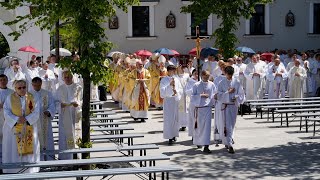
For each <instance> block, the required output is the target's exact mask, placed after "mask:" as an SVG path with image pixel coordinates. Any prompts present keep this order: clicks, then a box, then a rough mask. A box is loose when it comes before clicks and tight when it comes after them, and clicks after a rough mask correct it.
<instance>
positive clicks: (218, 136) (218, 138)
mask: <svg viewBox="0 0 320 180" xmlns="http://www.w3.org/2000/svg"><path fill="white" fill-rule="evenodd" d="M226 67H227V65H226V63H224V62H223V61H219V68H220V70H221V74H220V75H219V76H218V77H217V78H215V79H214V81H213V83H214V85H215V86H216V87H217V88H218V85H219V83H220V82H221V81H222V80H223V79H225V78H226V76H225V72H224V69H225V68H226ZM223 129H224V123H223V120H222V111H221V102H220V101H217V96H215V98H214V131H213V143H214V144H216V146H219V144H222V136H223Z"/></svg>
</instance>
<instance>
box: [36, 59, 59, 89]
mask: <svg viewBox="0 0 320 180" xmlns="http://www.w3.org/2000/svg"><path fill="white" fill-rule="evenodd" d="M39 77H40V78H41V79H42V89H44V90H47V91H50V92H52V93H55V92H56V82H55V80H56V76H55V75H54V72H53V71H52V70H50V69H49V66H48V63H44V64H42V69H40V70H39Z"/></svg>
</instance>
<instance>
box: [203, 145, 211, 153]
mask: <svg viewBox="0 0 320 180" xmlns="http://www.w3.org/2000/svg"><path fill="white" fill-rule="evenodd" d="M203 152H204V153H207V154H209V153H212V152H211V151H210V149H209V146H205V147H204V148H203Z"/></svg>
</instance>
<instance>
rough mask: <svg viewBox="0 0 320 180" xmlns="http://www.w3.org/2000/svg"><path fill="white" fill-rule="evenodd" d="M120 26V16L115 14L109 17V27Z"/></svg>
mask: <svg viewBox="0 0 320 180" xmlns="http://www.w3.org/2000/svg"><path fill="white" fill-rule="evenodd" d="M118 28H119V20H118V16H116V15H114V16H112V17H110V19H109V29H118Z"/></svg>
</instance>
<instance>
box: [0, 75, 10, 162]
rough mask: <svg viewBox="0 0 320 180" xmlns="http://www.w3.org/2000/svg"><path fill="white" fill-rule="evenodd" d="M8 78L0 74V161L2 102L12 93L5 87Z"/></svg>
mask: <svg viewBox="0 0 320 180" xmlns="http://www.w3.org/2000/svg"><path fill="white" fill-rule="evenodd" d="M7 84H8V78H7V76H6V75H4V74H1V75H0V163H1V162H2V128H3V124H4V115H3V104H4V102H5V100H6V98H7V97H8V96H9V95H10V94H12V93H13V90H12V89H9V88H7Z"/></svg>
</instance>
